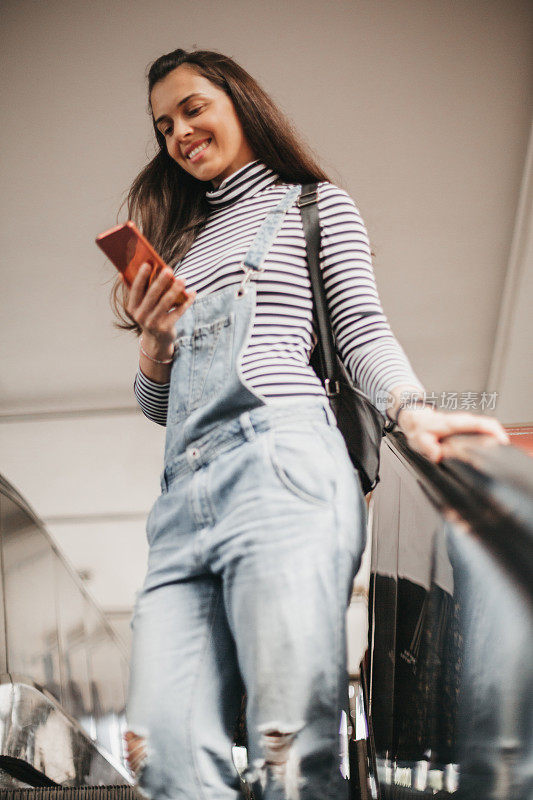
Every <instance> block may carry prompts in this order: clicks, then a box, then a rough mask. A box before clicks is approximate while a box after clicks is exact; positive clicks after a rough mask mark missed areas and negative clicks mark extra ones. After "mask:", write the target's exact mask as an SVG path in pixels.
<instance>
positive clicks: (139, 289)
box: [126, 264, 152, 316]
mask: <svg viewBox="0 0 533 800" xmlns="http://www.w3.org/2000/svg"><path fill="white" fill-rule="evenodd" d="M151 272H152V268H151V267H150V264H141V266H140V267H139V271H138V272H137V275H136V276H135V278H134V280H133V283H132V285H131V288H130V290H129V294H128V302H127V304H126V308H127V311H128V312H129V313H130V314H131V315H132V316H133V315H134V313H135V311H136V310H137V308H138V306H139V305H140V304H141V302H142V299H143V297H144V295H145V294H146V289H147V287H148V281H149V280H150V275H151Z"/></svg>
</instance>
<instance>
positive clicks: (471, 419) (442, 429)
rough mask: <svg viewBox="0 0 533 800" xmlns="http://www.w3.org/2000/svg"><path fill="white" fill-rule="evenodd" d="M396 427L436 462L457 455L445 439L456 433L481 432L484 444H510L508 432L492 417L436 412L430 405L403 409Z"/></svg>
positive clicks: (411, 443) (411, 445)
mask: <svg viewBox="0 0 533 800" xmlns="http://www.w3.org/2000/svg"><path fill="white" fill-rule="evenodd" d="M398 427H399V428H400V430H401V431H402V433H404V434H405V437H406V439H407V443H408V445H409V446H410V447H411V448H412V449H413V450H416V452H418V453H421V454H422V455H423V456H425V457H426V458H428V459H429V460H430V461H434V462H435V463H438V462H439V461H440V460H441V459H442V458H450V457H453V456H454V455H458V453H457V454H456V453H455V448H454V446H453V444H452V442H451V441H448V439H449V437H451V436H454V435H455V434H461V433H463V434H464V433H476V434H483V435H484V436H483V442H484V443H485V444H486V443H490V444H509V437H508V435H507V433H506V432H505V430H504V428H503V427H502V425H501V423H500V422H498V420H497V419H495V417H485V416H481V415H480V414H469V413H466V412H461V411H455V412H448V411H436V410H434V409H433V408H431V407H429V406H425V407H424V406H417V407H413V408H407V407H406V408H403V409H402V412H401V414H400V419H399V425H398ZM480 443H481V439H480Z"/></svg>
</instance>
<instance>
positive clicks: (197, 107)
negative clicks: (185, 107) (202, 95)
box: [188, 106, 203, 116]
mask: <svg viewBox="0 0 533 800" xmlns="http://www.w3.org/2000/svg"><path fill="white" fill-rule="evenodd" d="M202 108H203V106H195V107H194V108H190V109H189V112H188V113H189V115H190V116H193V115H194V114H198V112H199V111H201V110H202Z"/></svg>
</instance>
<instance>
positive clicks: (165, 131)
mask: <svg viewBox="0 0 533 800" xmlns="http://www.w3.org/2000/svg"><path fill="white" fill-rule="evenodd" d="M162 133H163V136H170V134H171V133H172V128H166V130H164V131H163V132H162Z"/></svg>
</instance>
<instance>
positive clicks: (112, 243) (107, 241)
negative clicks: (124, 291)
mask: <svg viewBox="0 0 533 800" xmlns="http://www.w3.org/2000/svg"><path fill="white" fill-rule="evenodd" d="M95 241H96V244H97V245H98V247H100V249H101V250H103V251H104V253H105V254H106V256H107V257H108V259H109V260H110V261H111V263H112V264H114V265H115V267H116V268H117V269H118V271H119V272H121V273H122V274H123V276H124V280H125V281H126V284H127V286H128V287H131V284H132V283H133V280H134V278H135V276H136V275H137V272H138V271H139V267H140V266H141V264H144V263H146V262H147V263H148V264H150V265H151V267H152V273H151V275H150V280H149V282H148V285H150V284H151V283H152V281H153V280H154V279H155V278H156V277H157V276H158V275H159V273H160V272H161V270H162V269H164V268H165V267H166V264H165V262H164V261H163V259H162V258H161V256H160V255H159V254H158V253H156V251H155V250H154V248H153V247H152V245H151V244H150V242H149V241H148V239H146V238H145V237H144V236H143V235H142V233H141V232H140V231H139V230H138V229H137V227H136V226H135V225H134V223H133V222H131V220H128V222H125V223H124V224H123V225H116V226H115V227H114V228H111V229H110V230H108V231H105V232H104V233H101V234H100V235H99V236H97V237H96V240H95ZM183 295H184V297H183V300H184V301H185V300H186V299H187V297H188V294H187V292H185V291H184V292H183Z"/></svg>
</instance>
